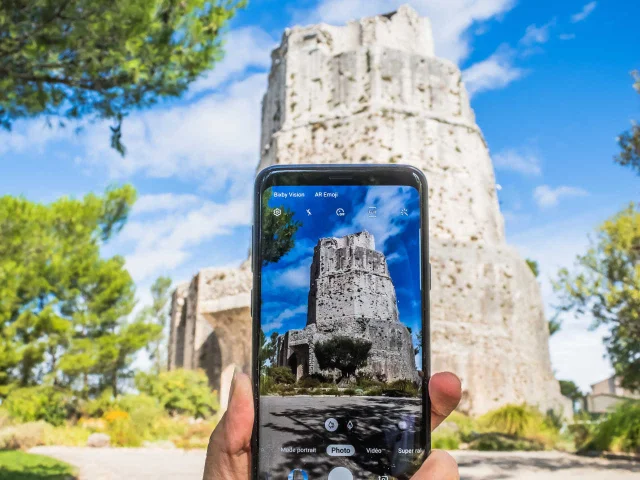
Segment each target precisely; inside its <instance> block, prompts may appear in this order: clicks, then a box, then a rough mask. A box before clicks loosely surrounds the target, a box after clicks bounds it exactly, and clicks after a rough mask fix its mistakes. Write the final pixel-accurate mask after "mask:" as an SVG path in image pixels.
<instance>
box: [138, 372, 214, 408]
mask: <svg viewBox="0 0 640 480" xmlns="http://www.w3.org/2000/svg"><path fill="white" fill-rule="evenodd" d="M136 386H137V387H138V389H139V390H140V392H142V393H145V394H147V395H149V396H151V397H153V398H155V399H157V400H158V402H159V403H160V405H161V406H162V408H164V409H165V410H166V411H167V412H169V413H170V414H172V415H176V414H182V415H191V416H193V417H202V418H205V417H209V416H211V415H212V414H213V413H215V412H216V411H217V410H218V409H219V405H218V398H217V395H216V394H215V393H214V392H212V391H211V389H210V388H209V380H208V378H207V375H206V374H205V373H204V371H202V370H182V369H180V370H172V371H170V372H162V373H160V374H159V375H147V374H139V375H138V376H136Z"/></svg>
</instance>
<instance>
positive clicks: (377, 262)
mask: <svg viewBox="0 0 640 480" xmlns="http://www.w3.org/2000/svg"><path fill="white" fill-rule="evenodd" d="M335 336H347V337H349V338H354V339H362V340H366V341H369V342H371V350H370V351H369V358H368V361H367V366H366V367H365V368H363V369H362V372H366V373H370V374H372V375H373V376H374V377H376V378H379V379H381V380H384V381H387V382H392V381H395V380H412V381H417V380H418V374H417V371H416V366H415V361H414V353H413V345H412V343H411V334H410V333H409V330H407V327H405V326H404V325H403V324H402V323H400V320H399V319H398V307H397V303H396V291H395V288H394V286H393V283H392V282H391V277H390V276H389V269H388V268H387V260H386V259H385V256H384V254H382V253H380V252H378V251H376V249H375V240H374V238H373V235H371V234H370V233H369V232H366V231H365V232H360V233H356V234H353V235H347V236H346V237H342V238H322V239H320V240H319V242H318V244H317V245H316V247H315V249H314V252H313V262H312V263H311V269H310V290H309V304H308V309H307V326H306V327H305V328H304V329H302V330H289V331H288V332H287V333H286V334H285V335H283V336H281V337H280V338H279V339H278V365H280V366H288V367H290V368H291V369H292V371H293V372H294V373H295V374H296V377H297V378H298V379H299V378H301V377H302V376H304V375H310V374H314V373H328V372H323V371H322V369H321V368H320V366H319V365H318V362H317V360H316V356H315V352H314V347H315V345H316V344H317V343H318V342H322V341H325V340H329V339H331V338H332V337H335Z"/></svg>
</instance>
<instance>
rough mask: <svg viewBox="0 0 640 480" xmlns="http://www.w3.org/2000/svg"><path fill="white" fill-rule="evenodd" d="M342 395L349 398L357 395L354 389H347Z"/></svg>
mask: <svg viewBox="0 0 640 480" xmlns="http://www.w3.org/2000/svg"><path fill="white" fill-rule="evenodd" d="M342 393H343V394H344V395H349V396H350V397H352V396H354V395H356V393H357V392H356V391H355V389H353V388H347V389H346V390H344V391H343V392H342Z"/></svg>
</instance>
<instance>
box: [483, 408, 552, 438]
mask: <svg viewBox="0 0 640 480" xmlns="http://www.w3.org/2000/svg"><path fill="white" fill-rule="evenodd" d="M480 422H481V424H483V425H484V426H485V427H487V428H488V429H490V430H492V431H495V432H498V433H504V434H507V435H515V436H517V437H523V436H525V435H526V434H527V433H529V432H530V431H531V430H532V429H533V428H535V426H536V425H539V424H541V423H542V414H541V413H540V412H538V411H537V410H535V409H533V408H531V407H530V406H528V405H526V404H522V405H512V404H510V405H505V406H503V407H500V408H498V409H496V410H492V411H491V412H489V413H486V414H485V415H483V416H482V417H481V418H480Z"/></svg>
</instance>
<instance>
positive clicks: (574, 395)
mask: <svg viewBox="0 0 640 480" xmlns="http://www.w3.org/2000/svg"><path fill="white" fill-rule="evenodd" d="M560 393H562V395H564V396H565V397H567V398H570V399H571V401H572V402H573V404H574V408H575V404H576V402H579V401H582V399H583V398H584V393H582V391H581V390H580V388H578V386H577V385H576V384H575V382H573V381H571V380H560Z"/></svg>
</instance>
